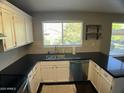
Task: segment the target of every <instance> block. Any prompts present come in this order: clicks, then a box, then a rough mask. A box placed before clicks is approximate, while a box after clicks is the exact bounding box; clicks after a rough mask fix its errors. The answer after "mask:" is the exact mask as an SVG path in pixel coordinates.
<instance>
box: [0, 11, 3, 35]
mask: <svg viewBox="0 0 124 93" xmlns="http://www.w3.org/2000/svg"><path fill="white" fill-rule="evenodd" d="M0 33H3V26H2V11H1V9H0Z"/></svg>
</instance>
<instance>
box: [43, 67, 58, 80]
mask: <svg viewBox="0 0 124 93" xmlns="http://www.w3.org/2000/svg"><path fill="white" fill-rule="evenodd" d="M41 76H42V81H43V82H54V81H55V80H56V68H55V67H53V66H46V67H42V68H41Z"/></svg>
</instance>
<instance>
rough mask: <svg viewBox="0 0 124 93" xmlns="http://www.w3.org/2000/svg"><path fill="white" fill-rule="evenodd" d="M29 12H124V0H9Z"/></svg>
mask: <svg viewBox="0 0 124 93" xmlns="http://www.w3.org/2000/svg"><path fill="white" fill-rule="evenodd" d="M8 1H10V2H11V3H13V4H15V5H16V6H18V7H20V8H21V9H23V10H25V11H28V12H41V11H88V12H104V13H124V0H8Z"/></svg>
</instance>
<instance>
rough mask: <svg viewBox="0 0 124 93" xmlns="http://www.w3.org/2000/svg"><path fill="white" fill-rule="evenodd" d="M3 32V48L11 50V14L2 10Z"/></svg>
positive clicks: (13, 41) (13, 40) (12, 35)
mask: <svg viewBox="0 0 124 93" xmlns="http://www.w3.org/2000/svg"><path fill="white" fill-rule="evenodd" d="M2 21H3V32H4V35H5V36H6V39H5V40H4V42H5V44H4V48H5V49H6V50H9V49H12V48H14V46H15V35H14V31H13V16H12V14H11V13H10V12H9V11H7V10H3V9H2Z"/></svg>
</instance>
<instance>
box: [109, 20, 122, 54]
mask: <svg viewBox="0 0 124 93" xmlns="http://www.w3.org/2000/svg"><path fill="white" fill-rule="evenodd" d="M113 23H117V24H124V22H115V21H114V22H112V23H111V41H110V48H109V55H110V56H122V55H124V53H113V54H112V53H111V42H112V24H113Z"/></svg>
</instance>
